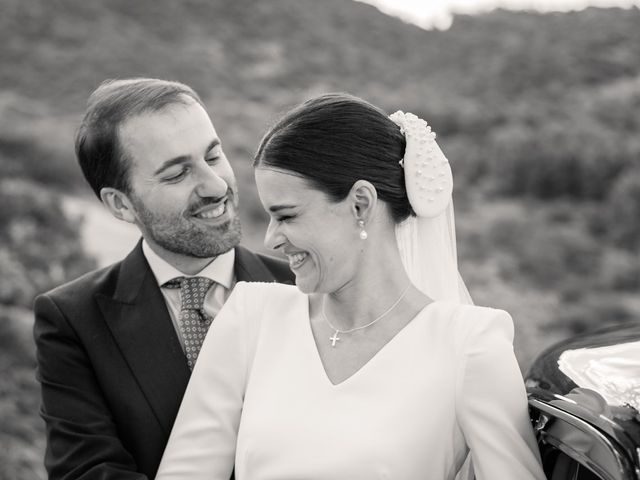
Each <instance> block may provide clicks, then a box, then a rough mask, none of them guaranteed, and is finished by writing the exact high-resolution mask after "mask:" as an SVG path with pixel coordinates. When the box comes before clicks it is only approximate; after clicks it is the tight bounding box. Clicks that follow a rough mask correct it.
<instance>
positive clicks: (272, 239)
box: [264, 220, 285, 250]
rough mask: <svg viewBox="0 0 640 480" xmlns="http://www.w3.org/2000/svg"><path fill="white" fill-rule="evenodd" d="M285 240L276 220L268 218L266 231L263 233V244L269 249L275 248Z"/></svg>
mask: <svg viewBox="0 0 640 480" xmlns="http://www.w3.org/2000/svg"><path fill="white" fill-rule="evenodd" d="M284 242H285V238H284V235H283V234H282V232H281V231H280V228H279V226H278V222H274V221H273V220H269V225H268V226H267V233H265V234H264V246H265V247H266V248H269V249H271V250H277V249H278V248H279V247H281V246H282V244H283V243H284Z"/></svg>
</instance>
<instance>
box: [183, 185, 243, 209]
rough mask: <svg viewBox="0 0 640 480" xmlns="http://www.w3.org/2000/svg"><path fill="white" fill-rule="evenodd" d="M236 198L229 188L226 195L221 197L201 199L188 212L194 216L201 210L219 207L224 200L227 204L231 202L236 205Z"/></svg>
mask: <svg viewBox="0 0 640 480" xmlns="http://www.w3.org/2000/svg"><path fill="white" fill-rule="evenodd" d="M235 196H236V194H235V192H234V191H233V189H232V188H231V187H229V188H227V191H226V192H225V194H224V195H222V196H220V197H206V198H201V199H200V200H199V201H198V202H197V203H194V204H192V205H190V206H189V210H187V212H188V213H189V214H190V215H193V214H195V212H197V211H198V210H200V209H201V208H204V207H208V206H211V205H217V204H219V203H220V202H222V201H224V200H226V201H227V202H228V201H231V202H232V203H234V200H235Z"/></svg>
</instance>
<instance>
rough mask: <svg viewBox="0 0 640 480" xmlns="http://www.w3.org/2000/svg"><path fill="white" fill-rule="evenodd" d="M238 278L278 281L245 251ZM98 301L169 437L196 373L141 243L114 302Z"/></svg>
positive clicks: (239, 251)
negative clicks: (190, 379)
mask: <svg viewBox="0 0 640 480" xmlns="http://www.w3.org/2000/svg"><path fill="white" fill-rule="evenodd" d="M234 272H235V276H236V280H237V281H246V282H274V281H276V278H275V277H274V276H273V274H272V273H271V271H270V270H269V269H268V268H267V267H266V266H265V265H264V263H263V262H262V261H261V260H260V258H259V257H258V256H257V255H256V254H255V253H253V252H251V251H249V250H247V249H246V248H244V247H240V246H238V247H236V259H235V265H234ZM96 300H97V302H98V305H99V306H100V309H101V311H102V313H103V315H104V319H105V322H106V323H107V325H108V326H109V329H110V330H111V333H112V334H113V337H114V339H115V341H116V343H117V344H118V347H119V348H120V351H121V352H122V356H123V357H124V358H125V361H126V362H127V364H128V365H129V368H130V369H131V372H132V373H133V375H134V376H135V378H136V380H137V382H138V384H139V385H140V388H141V389H142V391H143V392H144V394H145V396H146V398H147V401H148V402H149V405H150V406H151V408H152V410H153V412H154V413H155V415H156V417H157V419H158V421H159V422H160V424H161V425H162V427H163V428H164V430H165V431H166V432H167V435H168V434H169V432H170V431H171V427H172V426H173V421H174V420H175V416H176V413H177V411H178V408H179V407H180V402H181V401H182V396H183V394H184V391H185V389H186V387H187V383H188V382H189V376H190V372H189V367H188V366H187V361H186V358H185V355H184V352H183V351H182V347H181V345H180V341H179V340H178V337H177V335H176V332H175V329H174V326H173V323H172V321H171V317H170V316H169V312H168V311H167V307H166V303H165V300H164V297H163V296H162V293H161V292H160V288H159V287H158V285H157V283H156V279H155V277H154V275H153V273H152V272H151V269H150V268H149V265H148V263H147V261H146V259H145V258H144V255H143V253H142V244H141V243H138V245H137V246H136V248H135V249H134V250H133V251H132V252H131V253H130V254H129V255H128V256H127V258H125V259H124V260H123V261H122V265H121V267H120V273H119V275H118V284H117V286H116V290H115V294H114V295H113V297H109V296H107V295H101V294H100V295H97V296H96Z"/></svg>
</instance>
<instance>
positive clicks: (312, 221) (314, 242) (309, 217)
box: [255, 167, 362, 293]
mask: <svg viewBox="0 0 640 480" xmlns="http://www.w3.org/2000/svg"><path fill="white" fill-rule="evenodd" d="M255 178H256V185H257V187H258V193H259V195H260V201H261V202H262V206H263V207H264V209H265V210H266V212H267V213H268V214H269V217H270V221H269V227H268V229H267V233H266V235H265V240H264V242H265V245H266V246H267V247H268V248H271V249H274V250H280V251H281V252H282V253H283V254H284V255H286V257H287V258H288V259H289V266H290V267H291V270H293V272H294V273H295V275H296V285H297V286H298V288H299V289H300V290H302V291H303V292H305V293H312V292H333V291H336V290H337V289H339V288H340V287H341V286H343V285H344V284H345V283H347V282H348V281H349V279H350V278H351V274H352V273H353V272H354V270H353V269H354V267H355V266H356V265H357V258H358V255H357V250H358V249H359V243H358V242H362V240H360V238H359V237H358V233H359V229H358V226H357V222H356V220H355V218H354V215H353V213H352V210H351V208H350V205H349V201H348V197H347V199H345V200H344V201H341V202H333V201H331V200H330V199H329V197H328V196H327V194H325V193H324V192H322V191H320V190H317V189H316V188H314V187H312V186H311V184H310V183H309V181H307V180H306V179H305V178H303V177H301V176H298V175H297V174H295V173H292V172H288V171H286V170H277V169H272V168H266V167H259V168H256V170H255Z"/></svg>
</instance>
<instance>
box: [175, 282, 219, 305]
mask: <svg viewBox="0 0 640 480" xmlns="http://www.w3.org/2000/svg"><path fill="white" fill-rule="evenodd" d="M213 284H214V281H213V280H211V279H210V278H206V277H177V278H174V279H172V280H169V281H168V282H167V283H165V284H164V286H165V287H168V288H180V298H181V302H182V306H181V308H182V310H202V309H203V307H204V298H205V297H206V295H207V292H208V291H209V289H210V288H211V285H213Z"/></svg>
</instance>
